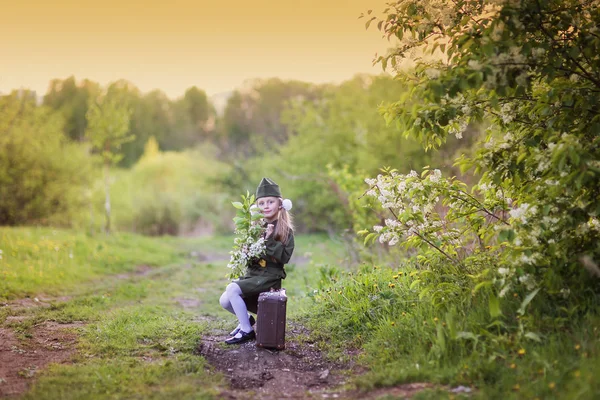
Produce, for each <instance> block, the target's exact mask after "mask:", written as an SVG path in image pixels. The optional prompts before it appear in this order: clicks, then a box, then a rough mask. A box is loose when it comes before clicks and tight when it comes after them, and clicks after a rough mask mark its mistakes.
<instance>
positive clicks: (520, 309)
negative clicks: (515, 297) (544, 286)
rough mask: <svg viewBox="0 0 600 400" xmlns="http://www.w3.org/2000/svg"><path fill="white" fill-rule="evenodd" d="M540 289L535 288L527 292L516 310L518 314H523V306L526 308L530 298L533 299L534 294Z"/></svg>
mask: <svg viewBox="0 0 600 400" xmlns="http://www.w3.org/2000/svg"><path fill="white" fill-rule="evenodd" d="M539 291H540V288H537V289H535V290H534V291H533V292H531V293H529V294H528V295H527V296H526V297H525V298H524V299H523V302H522V303H521V307H519V309H518V310H517V312H518V313H519V314H520V315H523V314H525V308H527V305H528V304H529V303H531V300H533V298H534V297H535V295H536V294H538V292H539Z"/></svg>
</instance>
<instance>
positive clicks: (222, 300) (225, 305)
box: [219, 292, 231, 309]
mask: <svg viewBox="0 0 600 400" xmlns="http://www.w3.org/2000/svg"><path fill="white" fill-rule="evenodd" d="M219 303H221V307H223V308H224V309H228V308H230V307H231V302H230V301H229V296H227V292H224V293H223V294H222V295H221V298H219Z"/></svg>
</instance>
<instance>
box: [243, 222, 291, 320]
mask: <svg viewBox="0 0 600 400" xmlns="http://www.w3.org/2000/svg"><path fill="white" fill-rule="evenodd" d="M273 225H275V226H277V221H275V222H274V223H273ZM265 247H266V254H265V256H264V257H263V258H262V259H260V260H255V261H254V262H253V263H252V264H251V265H250V267H249V268H248V272H247V273H246V275H244V276H243V277H241V278H240V279H239V280H238V281H236V282H235V283H237V284H238V285H239V287H240V288H241V289H242V298H244V301H245V302H246V306H247V307H248V310H249V311H251V312H254V313H256V305H257V304H258V295H259V294H260V293H262V292H267V291H269V290H270V289H280V288H281V280H282V279H285V276H286V274H285V268H284V266H285V264H287V263H288V262H289V261H290V258H291V257H292V253H293V252H294V234H293V232H290V236H289V237H288V241H287V243H285V244H284V243H281V242H279V241H277V240H275V239H274V238H273V234H272V235H271V236H270V237H269V238H268V239H267V240H266V241H265ZM261 260H264V261H262V262H261ZM261 264H262V265H264V266H262V265H261Z"/></svg>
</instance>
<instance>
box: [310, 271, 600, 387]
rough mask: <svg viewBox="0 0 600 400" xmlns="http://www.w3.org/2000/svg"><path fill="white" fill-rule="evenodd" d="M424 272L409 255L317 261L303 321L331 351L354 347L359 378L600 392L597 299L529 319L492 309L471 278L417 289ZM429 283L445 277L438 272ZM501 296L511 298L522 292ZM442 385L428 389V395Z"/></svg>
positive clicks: (371, 383) (366, 382) (379, 383)
mask: <svg viewBox="0 0 600 400" xmlns="http://www.w3.org/2000/svg"><path fill="white" fill-rule="evenodd" d="M426 274H428V271H425V270H420V269H418V268H417V266H416V265H414V264H411V263H409V262H406V263H403V264H401V265H400V266H399V267H398V268H395V269H392V268H388V267H379V266H377V265H369V266H367V265H363V266H362V267H361V268H359V269H358V270H356V271H348V270H346V269H342V268H335V267H333V268H329V269H327V270H324V271H323V279H322V284H321V287H320V288H319V290H318V292H317V293H316V294H315V296H314V297H313V299H314V303H313V305H312V307H311V308H310V309H309V310H308V312H307V321H308V323H309V324H310V326H311V327H312V329H313V330H314V333H313V334H314V336H315V338H318V339H319V338H320V339H321V340H322V341H323V346H324V348H326V349H329V351H330V354H331V356H332V357H336V358H338V357H342V358H344V357H345V354H348V349H355V350H356V349H358V350H360V353H361V359H360V360H361V362H362V363H363V365H364V366H366V367H367V368H368V369H369V372H368V373H367V374H365V375H364V376H361V377H360V378H358V379H357V384H358V385H359V387H361V388H363V389H365V390H366V389H372V388H374V387H383V386H393V385H396V384H401V383H407V382H417V381H427V382H434V383H437V384H440V385H452V386H457V385H465V386H469V387H471V388H472V390H473V391H474V392H475V393H476V397H478V398H536V397H538V398H569V399H592V398H597V395H598V394H600V383H598V381H597V380H596V378H595V376H596V375H597V374H598V372H600V345H599V341H598V338H599V337H598V336H599V334H600V332H598V329H599V328H598V327H599V326H600V324H599V323H600V316H599V315H598V314H597V309H598V308H597V306H594V305H591V304H590V305H589V307H588V311H587V312H585V313H583V314H580V316H579V317H573V318H572V319H571V320H569V322H568V323H567V324H564V323H560V321H561V320H563V319H565V318H566V317H567V313H566V311H564V310H563V311H561V310H556V311H555V313H554V315H553V319H552V321H549V320H548V318H546V320H545V321H544V320H542V319H541V317H540V316H535V315H530V316H529V317H527V316H525V317H523V318H529V321H520V320H519V319H518V318H514V317H513V318H514V319H513V320H509V318H511V317H509V316H502V317H500V318H492V314H494V312H495V310H493V309H490V301H489V298H488V295H487V294H486V293H485V291H476V293H474V292H473V289H474V285H473V284H471V285H468V284H466V285H462V286H456V287H455V288H454V289H453V290H452V292H447V294H448V295H447V297H446V298H443V295H442V298H441V299H438V300H441V301H437V302H434V301H432V296H431V295H430V293H429V292H425V291H424V290H423V288H424V285H423V282H424V281H425V279H426V277H425V276H424V275H426ZM430 284H432V285H434V286H440V285H442V286H441V287H443V282H442V279H441V277H438V278H437V282H435V284H433V283H431V282H430ZM460 288H462V289H460ZM457 290H458V292H456V291H457ZM442 291H443V290H442ZM506 301H507V302H514V303H515V305H516V307H518V304H520V303H521V301H522V299H521V298H517V297H514V298H512V299H509V300H506ZM492 304H493V303H492ZM516 307H515V308H516ZM507 325H515V326H521V327H523V329H524V331H523V332H522V334H523V335H525V334H527V333H528V332H532V331H535V332H536V333H533V332H532V333H531V334H530V335H528V336H527V337H520V338H518V337H515V336H512V335H509V334H508V330H506V329H505V327H506V326H507ZM525 327H527V328H525ZM442 392H443V391H442ZM442 392H438V391H435V393H436V394H435V396H434V398H435V397H437V396H442V395H441V394H440V393H442ZM443 393H446V394H445V395H443V396H442V397H444V396H447V395H448V393H447V392H443ZM424 396H425V395H424Z"/></svg>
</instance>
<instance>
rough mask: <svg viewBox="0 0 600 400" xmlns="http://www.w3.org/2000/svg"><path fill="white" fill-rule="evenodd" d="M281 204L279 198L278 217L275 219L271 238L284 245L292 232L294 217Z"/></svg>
mask: <svg viewBox="0 0 600 400" xmlns="http://www.w3.org/2000/svg"><path fill="white" fill-rule="evenodd" d="M282 202H283V200H282V198H281V197H280V198H279V206H280V208H279V216H278V218H277V226H276V227H275V232H273V238H274V239H275V240H278V241H280V242H281V243H283V244H286V243H287V242H288V240H289V238H290V235H291V234H293V232H294V217H292V214H290V213H289V212H288V210H286V209H285V208H283V206H282V205H281V204H282Z"/></svg>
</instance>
